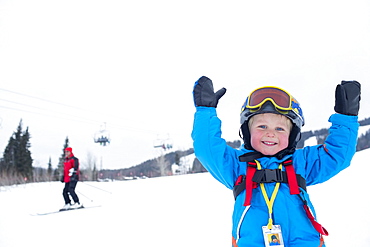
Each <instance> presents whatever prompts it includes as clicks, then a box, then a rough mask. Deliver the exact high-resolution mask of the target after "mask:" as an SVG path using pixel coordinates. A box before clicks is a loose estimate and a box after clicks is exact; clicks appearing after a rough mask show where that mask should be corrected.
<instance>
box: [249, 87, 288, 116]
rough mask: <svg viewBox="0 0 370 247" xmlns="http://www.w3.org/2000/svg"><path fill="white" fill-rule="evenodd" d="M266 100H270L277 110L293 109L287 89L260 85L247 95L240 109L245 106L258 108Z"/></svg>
mask: <svg viewBox="0 0 370 247" xmlns="http://www.w3.org/2000/svg"><path fill="white" fill-rule="evenodd" d="M267 101H270V102H271V103H272V104H273V105H274V106H275V107H276V109H278V110H282V111H289V110H292V109H293V106H292V101H293V97H292V96H291V95H290V94H289V93H288V92H287V91H285V90H283V89H281V88H278V87H261V88H257V89H256V90H254V91H253V92H252V93H251V94H250V95H249V96H248V98H247V101H246V102H245V104H244V106H243V107H242V111H243V110H244V109H245V108H248V109H253V110H254V109H259V108H260V107H261V106H262V105H263V104H265V103H266V102H267Z"/></svg>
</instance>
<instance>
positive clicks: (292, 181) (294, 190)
mask: <svg viewBox="0 0 370 247" xmlns="http://www.w3.org/2000/svg"><path fill="white" fill-rule="evenodd" d="M283 165H284V167H285V171H286V173H287V177H288V184H289V189H290V194H291V195H298V194H299V193H300V190H299V186H298V181H297V175H296V174H295V170H294V166H293V161H292V160H291V159H289V160H286V161H284V162H283Z"/></svg>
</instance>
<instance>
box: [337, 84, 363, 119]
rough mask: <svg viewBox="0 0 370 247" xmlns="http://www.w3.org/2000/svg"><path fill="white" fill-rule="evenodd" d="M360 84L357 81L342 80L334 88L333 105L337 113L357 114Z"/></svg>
mask: <svg viewBox="0 0 370 247" xmlns="http://www.w3.org/2000/svg"><path fill="white" fill-rule="evenodd" d="M360 99H361V84H360V83H359V82H357V81H342V83H341V84H338V85H337V88H336V90H335V106H334V110H335V111H336V112H337V113H340V114H344V115H350V116H357V115H358V111H359V109H360Z"/></svg>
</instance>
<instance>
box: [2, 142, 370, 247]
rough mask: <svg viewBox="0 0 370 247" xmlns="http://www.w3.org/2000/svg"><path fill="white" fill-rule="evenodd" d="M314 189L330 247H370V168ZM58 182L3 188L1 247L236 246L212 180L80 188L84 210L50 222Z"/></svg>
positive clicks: (220, 189) (220, 190)
mask: <svg viewBox="0 0 370 247" xmlns="http://www.w3.org/2000/svg"><path fill="white" fill-rule="evenodd" d="M369 155H370V150H369V149H368V150H363V151H360V152H358V153H356V155H355V157H354V159H353V161H352V164H351V166H350V167H349V168H347V169H346V170H344V171H342V172H341V173H340V174H338V175H337V176H335V177H334V178H332V179H331V180H329V181H327V182H325V183H323V184H320V185H315V186H311V187H309V188H308V191H309V194H310V196H311V200H312V202H313V204H314V205H315V209H316V212H317V214H318V221H319V222H320V223H321V224H322V225H323V226H324V227H325V228H326V229H327V230H328V231H329V234H330V235H329V236H328V237H326V238H325V240H326V244H327V246H334V247H338V246H339V247H340V246H355V247H362V246H364V247H365V246H366V247H368V246H369V243H370V234H369V229H370V214H369V211H368V205H367V201H368V200H367V197H368V189H367V188H368V182H367V181H368V178H367V176H368V174H370V167H369V164H368V162H367V160H368V159H369ZM63 186H64V185H63V184H62V183H60V182H50V183H33V184H26V185H18V186H10V187H0V189H1V191H0V201H1V204H0V246H4V247H21V246H22V247H23V246H28V245H29V243H32V246H33V245H35V246H38V247H44V246H45V247H46V246H48V247H49V246H56V247H59V246H71V245H73V246H81V247H84V246H113V247H114V246H136V247H141V246H161V247H167V246H168V247H170V246H171V247H173V246H176V247H178V246H180V247H182V246H187V247H188V246H213V247H221V246H222V247H224V246H231V235H230V232H231V214H232V208H233V203H234V199H233V196H232V192H231V191H230V190H228V189H227V188H226V187H224V186H223V185H222V184H220V183H219V182H217V181H216V180H215V179H213V178H212V177H211V175H210V174H209V173H201V174H190V175H179V176H170V177H161V178H150V179H138V180H131V181H116V182H80V183H79V184H78V185H77V193H78V195H79V196H80V198H81V201H82V202H83V203H84V204H85V205H86V206H94V205H95V206H99V207H92V208H87V209H81V210H74V211H68V212H62V213H57V214H50V215H44V216H34V214H35V213H44V212H49V211H55V210H58V209H59V208H60V207H62V206H63V199H62V189H63Z"/></svg>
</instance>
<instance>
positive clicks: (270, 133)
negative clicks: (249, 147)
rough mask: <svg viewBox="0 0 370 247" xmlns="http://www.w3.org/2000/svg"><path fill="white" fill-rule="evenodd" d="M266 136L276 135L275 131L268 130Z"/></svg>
mask: <svg viewBox="0 0 370 247" xmlns="http://www.w3.org/2000/svg"><path fill="white" fill-rule="evenodd" d="M266 136H268V137H275V132H273V131H268V132H267V133H266Z"/></svg>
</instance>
